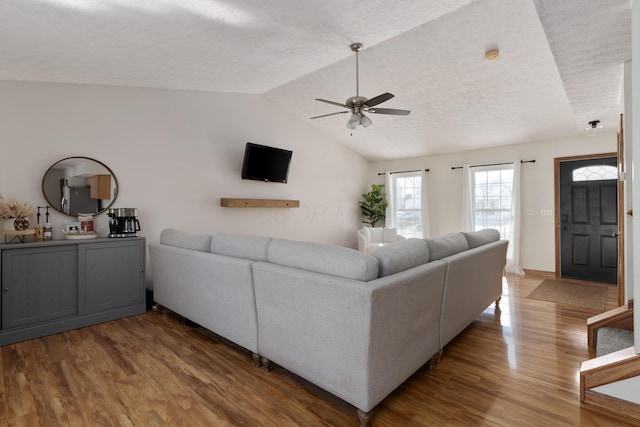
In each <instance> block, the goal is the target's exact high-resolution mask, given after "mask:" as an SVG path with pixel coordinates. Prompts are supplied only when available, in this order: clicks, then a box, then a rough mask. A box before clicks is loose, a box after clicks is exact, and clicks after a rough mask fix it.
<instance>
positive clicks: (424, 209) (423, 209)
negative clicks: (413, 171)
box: [420, 169, 431, 239]
mask: <svg viewBox="0 0 640 427" xmlns="http://www.w3.org/2000/svg"><path fill="white" fill-rule="evenodd" d="M420 220H421V221H422V238H423V239H426V238H427V237H431V226H430V216H429V185H428V181H427V171H425V170H424V169H423V170H422V172H421V173H420Z"/></svg>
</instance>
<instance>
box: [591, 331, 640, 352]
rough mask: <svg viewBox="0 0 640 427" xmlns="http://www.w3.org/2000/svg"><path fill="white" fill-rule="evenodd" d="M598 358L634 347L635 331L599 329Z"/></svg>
mask: <svg viewBox="0 0 640 427" xmlns="http://www.w3.org/2000/svg"><path fill="white" fill-rule="evenodd" d="M597 343H598V344H597V346H596V357H600V356H604V355H605V354H609V353H613V352H615V351H618V350H622V349H624V348H627V347H631V346H633V331H628V330H626V329H619V328H608V327H605V328H599V329H598V340H597Z"/></svg>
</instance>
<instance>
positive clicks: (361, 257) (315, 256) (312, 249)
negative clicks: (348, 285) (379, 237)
mask: <svg viewBox="0 0 640 427" xmlns="http://www.w3.org/2000/svg"><path fill="white" fill-rule="evenodd" d="M267 261H268V262H270V263H273V264H279V265H284V266H287V267H293V268H300V269H303V270H307V271H315V272H317V273H323V274H330V275H332V276H338V277H344V278H347V279H354V280H362V281H365V282H368V281H371V280H373V279H377V278H378V260H377V259H376V258H374V257H372V256H371V255H367V254H364V253H362V252H358V251H356V250H353V249H349V248H343V247H339V246H330V245H324V244H321V243H312V242H298V241H293V240H286V239H272V240H271V242H270V243H269V250H268V256H267Z"/></svg>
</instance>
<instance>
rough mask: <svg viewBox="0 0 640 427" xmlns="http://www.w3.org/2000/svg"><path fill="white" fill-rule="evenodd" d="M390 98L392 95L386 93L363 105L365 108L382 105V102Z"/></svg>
mask: <svg viewBox="0 0 640 427" xmlns="http://www.w3.org/2000/svg"><path fill="white" fill-rule="evenodd" d="M391 98H393V94H392V93H389V92H386V93H383V94H382V95H378V96H374V97H373V98H371V99H370V100H368V101H367V102H365V103H364V105H366V106H367V107H373V106H374V105H378V104H382V103H383V102H385V101H388V100H390V99H391Z"/></svg>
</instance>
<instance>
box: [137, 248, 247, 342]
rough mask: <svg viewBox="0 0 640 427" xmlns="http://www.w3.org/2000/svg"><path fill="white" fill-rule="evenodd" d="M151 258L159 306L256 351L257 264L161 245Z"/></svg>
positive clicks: (153, 249) (150, 250)
mask: <svg viewBox="0 0 640 427" xmlns="http://www.w3.org/2000/svg"><path fill="white" fill-rule="evenodd" d="M149 256H150V259H151V273H152V278H153V297H154V300H155V301H156V302H158V303H159V304H161V305H163V306H165V307H167V308H169V309H170V310H172V311H174V312H176V313H178V314H180V315H182V316H184V317H186V318H187V319H189V320H192V321H193V322H195V323H198V324H199V325H202V326H203V327H205V328H207V329H209V330H211V331H213V332H215V333H216V334H218V335H221V336H223V337H224V338H226V339H228V340H230V341H233V342H234V343H236V344H238V345H240V346H242V347H244V348H246V349H248V350H251V351H252V352H256V353H257V351H258V322H257V318H256V313H255V298H254V293H253V275H252V271H251V264H252V262H253V261H249V260H244V259H240V258H233V257H227V256H224V255H217V254H212V253H209V252H200V251H195V250H189V249H183V248H177V247H173V246H169V245H163V244H149Z"/></svg>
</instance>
